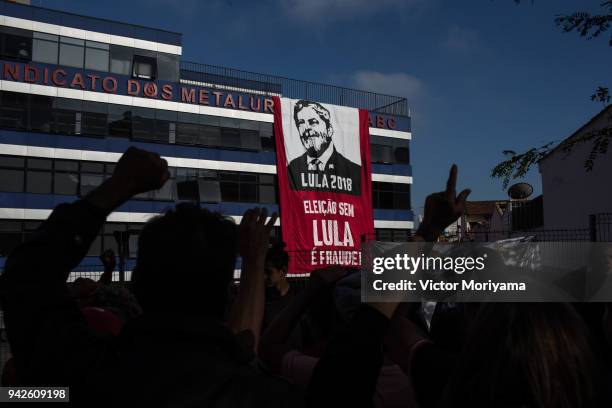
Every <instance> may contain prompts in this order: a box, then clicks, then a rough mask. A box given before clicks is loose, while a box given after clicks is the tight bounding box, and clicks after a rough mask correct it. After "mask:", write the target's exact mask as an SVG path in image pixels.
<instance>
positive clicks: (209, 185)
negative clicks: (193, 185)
mask: <svg viewBox="0 0 612 408" xmlns="http://www.w3.org/2000/svg"><path fill="white" fill-rule="evenodd" d="M198 186H199V189H200V201H201V202H203V203H218V202H220V201H221V186H220V184H219V182H218V181H216V180H198Z"/></svg>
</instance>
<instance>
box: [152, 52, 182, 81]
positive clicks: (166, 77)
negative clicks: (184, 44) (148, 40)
mask: <svg viewBox="0 0 612 408" xmlns="http://www.w3.org/2000/svg"><path fill="white" fill-rule="evenodd" d="M157 67H158V68H159V77H158V78H157V79H161V80H162V81H170V82H178V79H179V56H178V55H173V54H165V53H163V52H158V53H157Z"/></svg>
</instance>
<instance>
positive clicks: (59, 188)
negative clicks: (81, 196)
mask: <svg viewBox="0 0 612 408" xmlns="http://www.w3.org/2000/svg"><path fill="white" fill-rule="evenodd" d="M53 187H54V188H53V192H54V193H55V194H66V195H77V193H78V189H79V175H78V173H55V174H54V176H53Z"/></svg>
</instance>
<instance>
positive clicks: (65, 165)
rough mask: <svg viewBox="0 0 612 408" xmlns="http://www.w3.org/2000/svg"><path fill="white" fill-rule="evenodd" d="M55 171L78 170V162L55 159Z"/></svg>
mask: <svg viewBox="0 0 612 408" xmlns="http://www.w3.org/2000/svg"><path fill="white" fill-rule="evenodd" d="M55 170H56V171H73V172H78V171H79V162H77V161H70V160H56V161H55Z"/></svg>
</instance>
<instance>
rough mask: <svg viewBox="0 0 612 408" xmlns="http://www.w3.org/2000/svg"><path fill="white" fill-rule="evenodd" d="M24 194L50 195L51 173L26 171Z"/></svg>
mask: <svg viewBox="0 0 612 408" xmlns="http://www.w3.org/2000/svg"><path fill="white" fill-rule="evenodd" d="M26 192H27V193H38V194H50V193H51V172H46V171H30V170H28V171H27V172H26Z"/></svg>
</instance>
